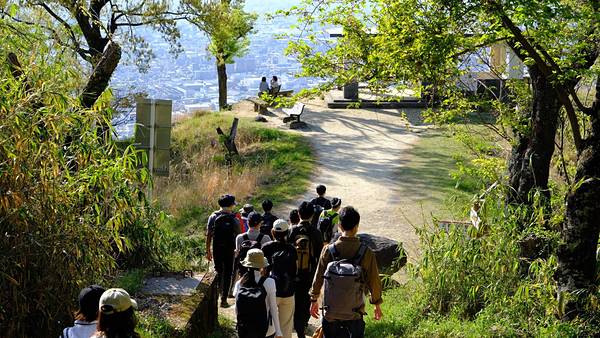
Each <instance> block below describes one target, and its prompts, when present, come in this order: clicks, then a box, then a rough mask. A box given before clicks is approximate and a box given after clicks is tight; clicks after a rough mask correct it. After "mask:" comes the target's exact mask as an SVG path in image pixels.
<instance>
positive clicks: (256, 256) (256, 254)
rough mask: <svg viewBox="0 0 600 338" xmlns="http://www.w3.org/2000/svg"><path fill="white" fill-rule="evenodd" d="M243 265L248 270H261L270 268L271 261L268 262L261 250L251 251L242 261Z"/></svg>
mask: <svg viewBox="0 0 600 338" xmlns="http://www.w3.org/2000/svg"><path fill="white" fill-rule="evenodd" d="M242 265H243V266H245V267H247V268H255V269H261V268H264V267H266V266H268V265H269V261H267V259H266V258H265V254H264V253H263V251H262V250H261V249H250V250H248V253H246V258H244V260H243V261H242Z"/></svg>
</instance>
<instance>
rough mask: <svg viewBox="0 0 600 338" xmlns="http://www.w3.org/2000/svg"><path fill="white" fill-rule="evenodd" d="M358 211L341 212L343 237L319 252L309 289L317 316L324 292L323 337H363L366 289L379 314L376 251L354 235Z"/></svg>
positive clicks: (378, 279) (376, 317) (311, 309)
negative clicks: (315, 271) (320, 298)
mask: <svg viewBox="0 0 600 338" xmlns="http://www.w3.org/2000/svg"><path fill="white" fill-rule="evenodd" d="M359 223H360V214H359V213H358V211H356V209H354V208H353V207H351V206H347V207H344V208H343V209H342V210H341V211H340V227H341V230H342V236H341V237H340V238H339V239H338V240H337V241H335V243H332V244H329V245H328V246H327V247H326V249H324V250H323V252H322V253H321V257H320V258H319V265H318V267H317V273H316V275H315V279H314V281H313V284H312V288H311V290H310V299H311V303H312V304H311V306H310V314H311V315H312V316H313V317H314V318H319V295H320V293H321V287H322V286H324V291H323V313H324V316H323V318H322V328H323V334H324V337H325V338H345V337H347V338H362V337H364V333H365V322H364V321H363V316H364V315H365V314H366V312H365V302H364V295H365V294H366V291H369V293H370V295H371V297H370V300H369V301H370V303H371V304H373V305H374V306H375V311H374V314H375V320H380V319H381V316H382V312H381V307H380V304H381V303H382V302H383V300H382V299H381V280H380V278H379V270H378V268H377V261H376V258H375V254H374V253H373V251H371V249H369V248H368V247H367V245H366V244H364V243H361V241H360V239H359V238H358V237H357V236H356V234H357V232H358V225H359Z"/></svg>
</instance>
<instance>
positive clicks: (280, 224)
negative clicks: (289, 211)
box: [273, 219, 290, 231]
mask: <svg viewBox="0 0 600 338" xmlns="http://www.w3.org/2000/svg"><path fill="white" fill-rule="evenodd" d="M289 228H290V225H289V223H288V222H286V221H285V220H283V219H278V220H276V221H275V222H274V223H273V230H275V231H288V229H289Z"/></svg>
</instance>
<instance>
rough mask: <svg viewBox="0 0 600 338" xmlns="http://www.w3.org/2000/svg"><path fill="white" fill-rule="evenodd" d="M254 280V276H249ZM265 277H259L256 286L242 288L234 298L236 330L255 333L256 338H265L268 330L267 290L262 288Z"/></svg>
mask: <svg viewBox="0 0 600 338" xmlns="http://www.w3.org/2000/svg"><path fill="white" fill-rule="evenodd" d="M251 278H254V275H252V276H251ZM265 280H267V277H261V279H260V280H259V281H258V284H257V285H256V286H243V285H240V289H239V291H238V293H237V295H236V296H235V309H236V318H237V329H238V331H243V332H252V333H256V337H265V336H266V335H267V330H268V329H269V314H268V313H267V304H266V299H267V290H266V289H265V287H264V286H263V284H264V283H265Z"/></svg>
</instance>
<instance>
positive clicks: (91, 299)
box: [79, 285, 106, 318]
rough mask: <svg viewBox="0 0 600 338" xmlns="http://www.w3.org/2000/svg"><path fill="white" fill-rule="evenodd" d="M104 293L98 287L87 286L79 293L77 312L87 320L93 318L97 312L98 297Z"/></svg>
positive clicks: (102, 289)
mask: <svg viewBox="0 0 600 338" xmlns="http://www.w3.org/2000/svg"><path fill="white" fill-rule="evenodd" d="M104 291H106V290H105V289H104V288H103V287H101V286H100V285H89V286H86V287H85V288H83V289H81V292H79V310H80V311H81V312H82V313H83V314H84V315H85V316H86V317H88V318H93V317H95V316H96V312H98V304H99V303H100V297H102V294H103V293H104Z"/></svg>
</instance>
